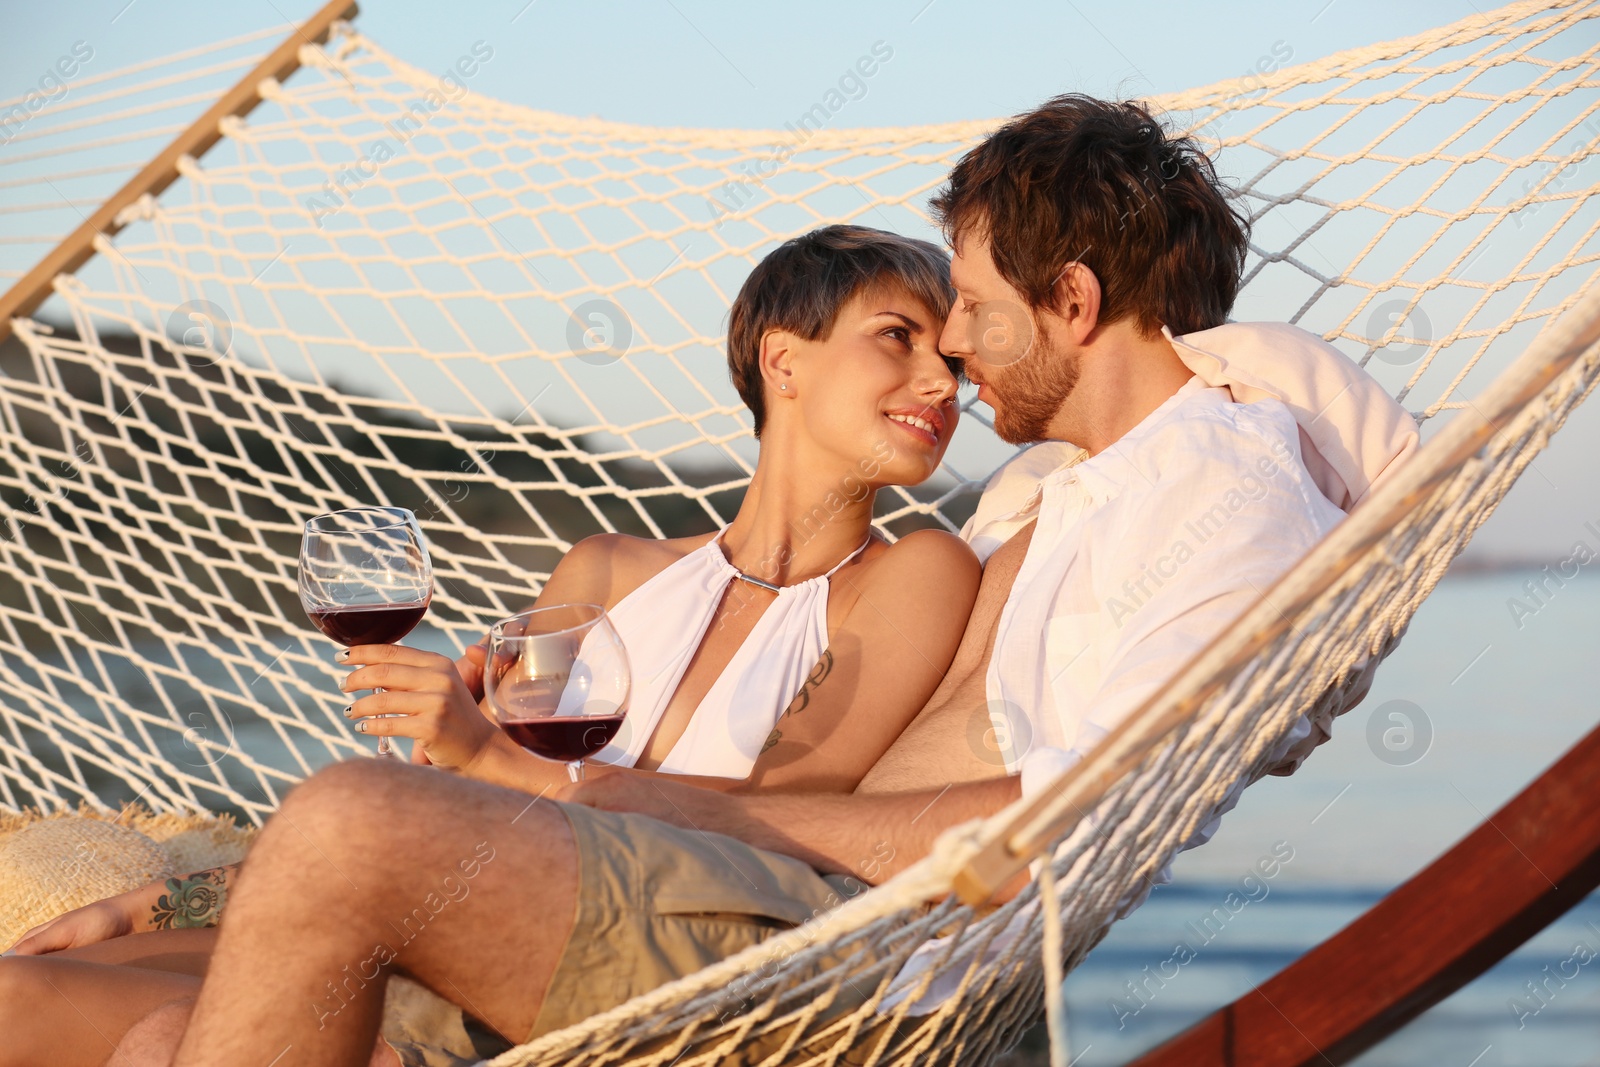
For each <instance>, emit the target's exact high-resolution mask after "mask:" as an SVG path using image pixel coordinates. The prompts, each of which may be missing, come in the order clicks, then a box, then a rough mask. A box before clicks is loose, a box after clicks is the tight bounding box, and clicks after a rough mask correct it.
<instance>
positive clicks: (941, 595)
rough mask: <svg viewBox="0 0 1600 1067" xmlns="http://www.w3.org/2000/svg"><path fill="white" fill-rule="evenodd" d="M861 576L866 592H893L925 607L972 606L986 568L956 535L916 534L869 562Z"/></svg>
mask: <svg viewBox="0 0 1600 1067" xmlns="http://www.w3.org/2000/svg"><path fill="white" fill-rule="evenodd" d="M858 573H859V577H858V582H859V584H860V585H861V587H862V588H864V589H870V590H887V591H892V592H894V593H895V595H896V596H898V597H901V598H909V599H913V600H921V601H922V602H923V603H949V602H951V601H961V600H966V601H967V602H968V603H969V604H970V602H971V600H972V598H973V597H975V596H976V595H977V588H978V581H979V579H980V578H981V577H982V575H983V565H982V564H980V563H979V562H978V557H977V556H975V555H973V552H972V549H971V547H969V546H968V545H967V543H966V542H965V541H963V540H961V538H959V537H957V536H956V535H955V534H952V533H947V532H946V531H944V530H914V531H912V532H911V533H908V534H906V535H905V536H904V537H902V538H900V539H899V540H897V541H895V542H894V543H893V544H891V545H889V546H888V547H887V548H886V549H884V550H883V551H881V552H878V553H876V554H874V555H873V556H872V558H871V559H869V560H866V561H865V562H864V564H863V566H862V567H861V570H860V571H859V572H858Z"/></svg>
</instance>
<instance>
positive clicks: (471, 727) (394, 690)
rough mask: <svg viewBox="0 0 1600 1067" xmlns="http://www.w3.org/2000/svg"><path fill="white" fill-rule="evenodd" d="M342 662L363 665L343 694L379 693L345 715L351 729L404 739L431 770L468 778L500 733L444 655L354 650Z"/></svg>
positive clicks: (398, 648)
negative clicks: (352, 725) (414, 745)
mask: <svg viewBox="0 0 1600 1067" xmlns="http://www.w3.org/2000/svg"><path fill="white" fill-rule="evenodd" d="M464 658H465V657H464ZM341 662H344V663H350V664H363V666H360V667H357V668H356V669H355V670H353V671H351V672H350V673H349V674H348V675H346V676H345V679H344V681H343V682H342V683H340V689H342V690H343V691H345V692H347V693H348V692H355V691H357V690H361V689H371V688H374V687H379V688H382V689H383V690H384V691H383V692H381V693H373V694H371V695H370V696H364V697H362V698H360V699H359V700H356V701H355V702H354V703H352V704H351V705H350V706H349V708H348V709H347V710H346V711H345V715H346V716H347V717H349V718H351V719H354V720H356V721H357V725H356V729H357V730H360V731H361V732H363V733H367V734H371V735H372V736H374V737H409V738H411V739H412V740H414V741H416V742H417V747H418V748H420V749H421V750H422V751H423V753H424V754H425V755H426V756H427V759H428V762H429V763H432V764H434V765H435V766H438V767H443V768H445V769H447V770H453V771H460V772H469V773H470V768H471V766H472V765H473V764H474V762H475V761H477V760H478V759H479V758H480V757H481V756H482V755H483V753H484V752H485V750H486V749H487V748H488V747H489V745H490V744H492V743H493V742H494V740H495V738H496V737H497V736H498V735H499V734H500V728H499V727H498V726H496V725H495V724H494V723H493V722H491V721H490V720H489V719H487V718H486V717H485V716H484V713H483V712H482V711H481V710H480V708H479V706H478V700H477V699H475V698H474V696H473V694H472V691H471V690H470V689H469V688H468V683H467V681H466V679H464V678H463V677H462V671H461V669H460V667H459V665H458V661H456V660H452V659H450V658H449V657H448V656H441V655H440V654H438V653H437V652H425V651H423V650H422V649H420V648H407V647H406V646H404V645H357V646H355V647H353V648H351V649H350V650H349V651H348V652H347V653H346V654H345V655H344V656H343V657H342V658H341ZM377 716H391V717H390V718H378V717H377Z"/></svg>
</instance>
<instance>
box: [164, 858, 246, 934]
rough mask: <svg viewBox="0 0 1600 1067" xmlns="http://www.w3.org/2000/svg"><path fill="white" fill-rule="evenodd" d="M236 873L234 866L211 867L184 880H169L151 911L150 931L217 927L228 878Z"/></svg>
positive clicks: (225, 897) (225, 896)
mask: <svg viewBox="0 0 1600 1067" xmlns="http://www.w3.org/2000/svg"><path fill="white" fill-rule="evenodd" d="M237 869H238V868H237V865H234V866H228V867H213V868H211V869H210V870H207V871H201V872H199V873H198V874H191V875H189V876H187V877H185V878H168V879H167V891H166V893H165V894H164V895H163V896H161V897H160V898H158V899H157V900H156V905H155V908H154V909H152V916H151V920H150V925H151V927H152V928H153V929H156V930H195V929H200V928H202V927H207V926H215V925H217V923H218V922H219V921H221V919H222V906H223V905H224V904H226V903H227V901H228V875H229V874H230V873H232V872H233V871H236V870H237Z"/></svg>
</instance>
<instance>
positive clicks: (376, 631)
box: [307, 601, 428, 648]
mask: <svg viewBox="0 0 1600 1067" xmlns="http://www.w3.org/2000/svg"><path fill="white" fill-rule="evenodd" d="M427 613H428V602H427V601H423V602H422V603H421V604H380V605H377V606H374V607H355V608H318V609H316V610H315V611H310V612H307V614H309V615H310V616H311V621H312V622H313V623H315V624H316V627H317V629H319V630H321V631H322V632H323V633H324V634H327V635H328V636H329V637H330V638H332V639H333V640H334V641H337V642H338V643H339V644H341V645H343V646H344V647H346V648H350V647H352V646H354V645H392V644H394V643H395V642H396V641H398V640H400V639H401V638H402V637H404V636H405V635H406V634H408V633H410V632H411V631H412V630H413V629H414V628H415V627H416V625H417V623H419V622H421V621H422V617H423V616H424V615H426V614H427Z"/></svg>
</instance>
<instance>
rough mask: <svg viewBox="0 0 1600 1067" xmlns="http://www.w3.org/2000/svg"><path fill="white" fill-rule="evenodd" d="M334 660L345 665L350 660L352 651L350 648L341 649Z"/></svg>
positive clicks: (335, 654) (334, 655) (334, 656)
mask: <svg viewBox="0 0 1600 1067" xmlns="http://www.w3.org/2000/svg"><path fill="white" fill-rule="evenodd" d="M333 658H334V659H336V660H338V661H339V662H340V663H343V662H344V661H345V660H347V659H349V658H350V650H349V649H348V648H341V649H340V650H339V651H337V652H335V653H334V654H333Z"/></svg>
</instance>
